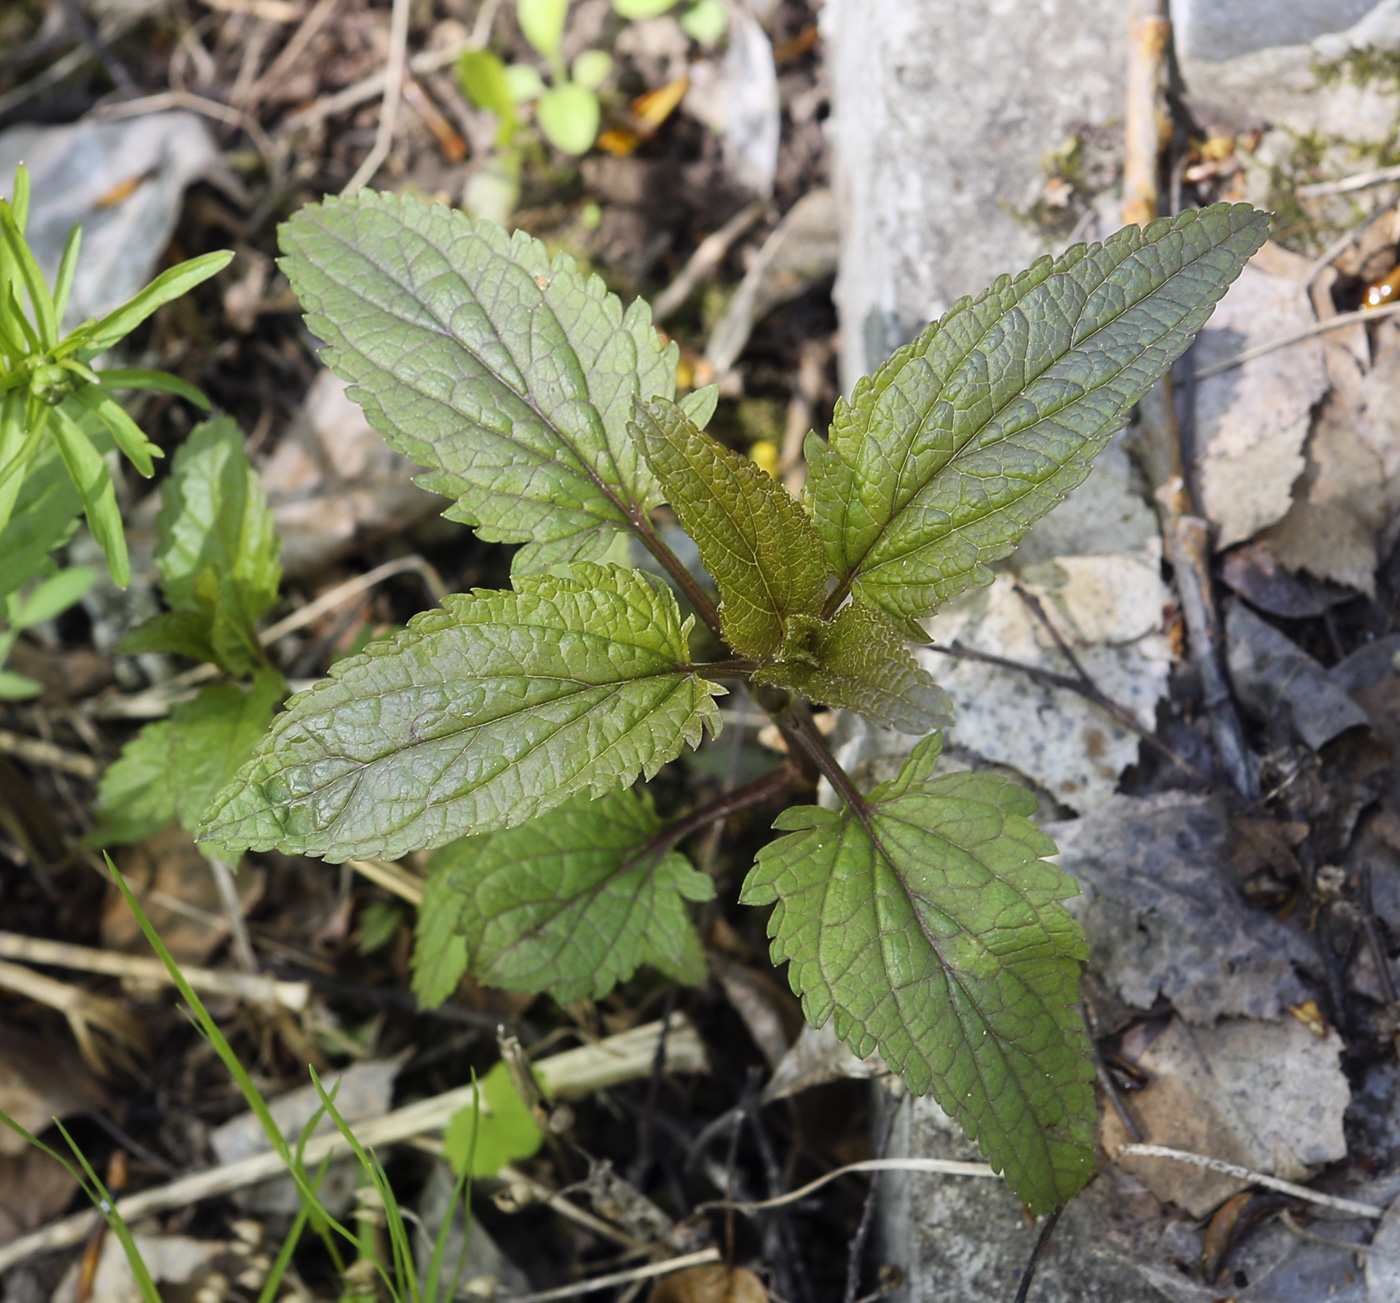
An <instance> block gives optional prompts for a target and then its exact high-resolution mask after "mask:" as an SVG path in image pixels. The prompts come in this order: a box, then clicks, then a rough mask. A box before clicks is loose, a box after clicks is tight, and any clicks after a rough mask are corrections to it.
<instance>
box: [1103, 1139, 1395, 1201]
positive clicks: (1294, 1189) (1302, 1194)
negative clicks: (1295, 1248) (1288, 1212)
mask: <svg viewBox="0 0 1400 1303" xmlns="http://www.w3.org/2000/svg"><path fill="white" fill-rule="evenodd" d="M1125 1155H1129V1156H1132V1157H1137V1158H1169V1159H1171V1160H1172V1161H1173V1162H1176V1163H1188V1164H1190V1166H1192V1167H1203V1168H1205V1170H1206V1171H1208V1172H1219V1173H1220V1174H1221V1175H1222V1176H1235V1177H1238V1178H1239V1179H1240V1180H1241V1181H1248V1182H1249V1183H1250V1185H1262V1186H1263V1187H1264V1188H1265V1189H1266V1190H1278V1191H1279V1192H1280V1193H1282V1194H1290V1195H1292V1196H1293V1197H1294V1198H1295V1199H1303V1200H1305V1201H1306V1202H1308V1203H1315V1204H1317V1205H1318V1206H1319V1207H1322V1208H1335V1209H1336V1210H1337V1211H1338V1212H1344V1213H1352V1214H1354V1215H1355V1216H1357V1217H1384V1216H1385V1209H1384V1208H1378V1207H1377V1206H1376V1205H1375V1204H1373V1203H1358V1202H1357V1201H1356V1200H1355V1199H1343V1198H1340V1197H1339V1196H1337V1195H1334V1194H1323V1193H1322V1192H1321V1191H1319V1190H1310V1189H1308V1187H1307V1186H1305V1185H1295V1184H1294V1183H1293V1182H1292V1181H1283V1180H1280V1179H1279V1178H1278V1177H1276V1176H1268V1175H1266V1174H1265V1173H1263V1172H1255V1171H1251V1170H1250V1169H1249V1168H1247V1167H1239V1166H1238V1165H1236V1164H1235V1163H1226V1162H1224V1161H1222V1160H1221V1159H1219V1158H1207V1157H1206V1155H1204V1154H1192V1153H1188V1152H1187V1151H1186V1150H1184V1149H1170V1148H1168V1147H1167V1146H1166V1145H1124V1146H1123V1147H1122V1148H1121V1149H1120V1150H1118V1152H1117V1153H1116V1154H1114V1158H1115V1159H1119V1158H1122V1157H1124V1156H1125Z"/></svg>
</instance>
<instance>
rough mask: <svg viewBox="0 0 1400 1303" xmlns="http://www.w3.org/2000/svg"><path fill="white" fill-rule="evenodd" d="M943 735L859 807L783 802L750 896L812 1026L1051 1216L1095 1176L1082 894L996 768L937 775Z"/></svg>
mask: <svg viewBox="0 0 1400 1303" xmlns="http://www.w3.org/2000/svg"><path fill="white" fill-rule="evenodd" d="M940 745H941V739H940V738H939V737H938V735H936V734H935V735H934V736H933V737H932V738H929V739H926V740H925V741H924V742H922V743H920V744H919V746H918V747H917V748H916V749H915V751H914V753H913V754H912V755H911V757H910V759H909V760H908V761H906V764H905V767H904V769H903V770H902V772H901V774H900V776H899V777H898V778H897V779H896V780H894V782H892V783H890V784H886V785H884V786H883V787H881V788H877V789H876V790H875V792H873V793H872V794H871V796H870V797H869V798H868V800H867V801H866V803H865V804H864V805H863V806H862V808H861V809H860V810H859V811H853V810H851V809H847V810H845V811H844V812H841V813H837V812H835V811H829V810H823V809H819V808H817V807H812V806H807V807H796V808H793V809H790V810H788V811H785V812H784V813H783V814H782V815H781V816H779V818H778V820H776V821H775V824H774V826H775V827H776V828H778V829H780V830H783V831H784V833H785V834H786V835H784V836H782V837H779V838H778V839H776V840H775V841H773V842H771V843H769V844H768V845H767V846H766V847H764V849H763V850H762V851H760V852H759V855H758V859H757V862H756V863H755V866H754V868H753V870H752V871H751V872H750V874H749V877H748V880H747V881H746V882H745V884H744V889H743V892H742V895H741V897H740V899H741V900H743V901H744V902H745V903H747V904H754V905H764V904H773V905H774V909H773V913H772V915H771V916H770V919H769V924H768V930H769V935H770V936H771V937H772V938H773V941H772V954H773V960H774V962H775V963H781V962H784V961H788V962H789V963H790V968H789V974H788V975H789V981H790V982H791V984H792V987H793V990H794V991H795V992H797V994H798V995H799V997H800V998H801V1000H802V1005H803V1010H804V1012H805V1013H806V1015H807V1017H808V1019H809V1020H810V1021H811V1022H812V1023H813V1024H814V1025H816V1026H822V1025H823V1024H824V1023H825V1022H826V1021H827V1020H828V1019H831V1020H832V1021H833V1022H834V1025H835V1030H836V1033H837V1035H838V1036H839V1037H840V1038H841V1039H842V1040H844V1041H846V1042H847V1044H849V1045H850V1047H851V1050H852V1051H853V1052H854V1053H855V1054H856V1055H858V1056H860V1057H864V1056H866V1055H868V1054H869V1053H870V1052H871V1051H872V1050H874V1049H876V1048H878V1049H879V1051H880V1053H881V1054H882V1055H883V1056H884V1058H885V1061H886V1062H887V1063H888V1064H889V1065H890V1067H891V1068H893V1069H894V1070H895V1071H896V1072H898V1073H900V1074H901V1075H902V1076H903V1077H904V1078H905V1080H906V1081H907V1082H908V1084H909V1086H910V1088H911V1089H912V1090H914V1091H915V1092H916V1093H920V1094H922V1093H925V1092H930V1091H931V1093H932V1094H933V1096H934V1098H935V1099H936V1100H937V1101H938V1103H939V1105H940V1106H941V1107H942V1108H943V1109H944V1110H945V1111H946V1112H947V1113H949V1114H950V1115H951V1116H952V1117H954V1118H956V1119H957V1121H958V1122H959V1123H960V1124H961V1125H962V1127H963V1129H964V1130H965V1131H966V1132H967V1134H968V1135H969V1137H970V1138H972V1139H973V1140H975V1141H976V1142H977V1143H978V1144H979V1145H980V1146H981V1147H982V1150H983V1153H984V1154H985V1155H986V1157H987V1159H988V1161H989V1162H990V1163H991V1164H992V1165H993V1166H994V1167H996V1168H997V1169H998V1170H1001V1171H1004V1172H1005V1174H1006V1177H1007V1180H1008V1182H1009V1183H1010V1184H1011V1186H1012V1188H1013V1189H1014V1190H1015V1191H1016V1192H1017V1194H1018V1195H1020V1197H1021V1198H1022V1199H1024V1200H1025V1202H1026V1203H1027V1204H1028V1205H1030V1207H1031V1208H1033V1209H1035V1210H1037V1211H1048V1210H1049V1209H1051V1208H1053V1207H1056V1206H1058V1205H1059V1204H1060V1203H1063V1202H1064V1200H1065V1199H1067V1198H1069V1197H1070V1196H1071V1195H1073V1194H1074V1193H1076V1192H1077V1191H1078V1190H1079V1189H1080V1188H1081V1187H1082V1186H1083V1184H1084V1182H1085V1181H1086V1180H1087V1179H1088V1176H1089V1174H1090V1173H1091V1172H1092V1170H1093V1122H1094V1097H1093V1089H1092V1084H1091V1082H1092V1076H1093V1070H1092V1067H1091V1065H1090V1061H1089V1057H1088V1053H1087V1051H1088V1041H1087V1037H1086V1035H1085V1033H1084V1028H1083V1023H1082V1021H1081V1019H1080V1014H1079V1011H1078V999H1079V995H1078V987H1079V963H1080V961H1081V960H1082V959H1084V958H1086V957H1087V951H1086V948H1085V946H1084V942H1083V936H1082V933H1081V932H1080V930H1079V928H1078V926H1077V925H1076V924H1075V923H1074V921H1073V919H1072V918H1071V917H1070V915H1069V913H1068V911H1067V910H1065V908H1064V906H1063V905H1062V904H1060V901H1062V900H1063V899H1065V898H1066V897H1068V896H1072V895H1074V894H1076V893H1077V888H1076V887H1075V885H1074V883H1073V881H1072V879H1070V878H1069V877H1068V876H1067V875H1065V874H1063V873H1062V872H1061V871H1060V870H1059V869H1057V868H1056V867H1055V866H1053V865H1051V864H1048V863H1046V862H1045V860H1044V858H1043V857H1044V856H1045V855H1047V854H1051V853H1053V851H1054V846H1053V843H1051V842H1050V840H1049V838H1047V837H1046V836H1045V835H1044V834H1043V833H1041V832H1040V830H1039V829H1038V828H1036V826H1035V825H1034V823H1032V822H1031V820H1030V818H1029V814H1030V812H1031V811H1032V810H1033V809H1034V804H1035V802H1034V798H1033V797H1032V796H1030V794H1029V793H1027V792H1025V791H1024V789H1022V788H1019V787H1017V786H1015V785H1014V784H1012V783H1010V782H1008V781H1007V780H1005V779H1003V778H1001V777H1000V776H998V775H993V774H985V773H963V774H950V775H947V776H945V777H942V778H932V777H931V776H930V774H931V770H932V765H933V762H934V760H935V759H936V756H937V754H938V749H939V746H940Z"/></svg>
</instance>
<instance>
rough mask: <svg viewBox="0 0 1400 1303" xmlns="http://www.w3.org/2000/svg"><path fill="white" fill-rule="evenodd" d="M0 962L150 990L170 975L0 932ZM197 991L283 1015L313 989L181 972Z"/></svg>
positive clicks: (132, 959)
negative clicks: (272, 1007)
mask: <svg viewBox="0 0 1400 1303" xmlns="http://www.w3.org/2000/svg"><path fill="white" fill-rule="evenodd" d="M0 958H3V959H17V960H20V961H22V962H23V963H27V964H47V965H49V966H51V967H54V968H71V969H74V970H76V971H78V972H81V973H102V974H105V975H106V976H108V977H123V978H130V979H132V980H133V981H138V982H145V983H148V984H157V985H167V984H168V983H169V982H170V980H171V979H170V973H169V972H168V971H167V969H166V967H165V965H164V964H163V963H161V961H160V960H159V959H151V958H149V957H147V956H145V955H125V954H122V953H121V952H120V951H116V950H95V949H93V948H92V947H90V946H75V945H71V944H70V943H68V942H66V941H48V940H45V939H44V938H42V937H26V936H20V935H19V934H18V933H15V932H0ZM180 971H181V972H182V973H184V975H185V980H186V981H187V982H189V984H190V985H191V986H192V987H194V989H195V990H196V991H207V992H208V993H209V994H210V995H222V996H225V997H232V998H233V999H237V1000H252V1001H255V1002H257V1003H260V1004H280V1005H282V1006H284V1007H285V1008H287V1009H293V1010H297V1009H305V1008H306V1006H307V1003H308V1002H309V1001H310V999H311V988H310V987H309V986H308V985H307V984H306V983H305V982H279V981H276V980H275V979H273V978H271V977H264V976H262V975H260V974H253V973H225V972H220V971H218V970H216V969H212V968H186V967H182V968H181V969H180Z"/></svg>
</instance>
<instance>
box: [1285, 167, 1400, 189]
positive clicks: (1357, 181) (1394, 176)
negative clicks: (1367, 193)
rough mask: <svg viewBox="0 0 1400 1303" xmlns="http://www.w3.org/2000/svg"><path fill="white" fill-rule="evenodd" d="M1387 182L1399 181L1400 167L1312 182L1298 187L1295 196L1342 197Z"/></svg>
mask: <svg viewBox="0 0 1400 1303" xmlns="http://www.w3.org/2000/svg"><path fill="white" fill-rule="evenodd" d="M1387 181H1400V167H1380V168H1377V169H1376V170H1375V171H1374V172H1358V173H1356V175H1355V176H1348V177H1343V178H1342V179H1341V180H1340V181H1314V182H1312V183H1311V184H1310V185H1300V186H1299V187H1298V188H1297V189H1296V190H1294V192H1293V193H1294V194H1297V195H1344V194H1348V193H1350V192H1351V191H1353V190H1368V189H1370V188H1371V187H1372V186H1378V185H1385V183H1386V182H1387Z"/></svg>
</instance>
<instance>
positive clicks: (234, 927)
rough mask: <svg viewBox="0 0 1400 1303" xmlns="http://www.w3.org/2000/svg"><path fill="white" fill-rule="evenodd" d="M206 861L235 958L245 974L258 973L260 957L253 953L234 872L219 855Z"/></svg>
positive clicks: (205, 859) (206, 858) (209, 856)
mask: <svg viewBox="0 0 1400 1303" xmlns="http://www.w3.org/2000/svg"><path fill="white" fill-rule="evenodd" d="M204 861H205V863H206V864H208V865H209V872H210V873H212V874H213V875H214V888H215V890H216V891H217V892H218V893H219V904H220V906H221V907H222V908H223V911H224V918H223V921H224V926H225V927H227V928H228V936H229V945H230V948H231V949H232V950H233V957H234V959H235V960H236V961H237V963H238V966H239V968H241V969H242V970H243V971H244V972H245V973H256V972H257V971H258V957H257V956H256V955H255V954H254V953H253V943H252V942H251V941H249V940H248V924H247V922H246V921H245V920H244V918H243V902H242V901H241V900H239V899H238V888H237V887H236V886H234V883H233V872H232V870H230V869H229V866H228V865H227V864H225V863H224V862H223V860H221V859H220V858H219V857H218V856H217V855H205V857H204Z"/></svg>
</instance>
